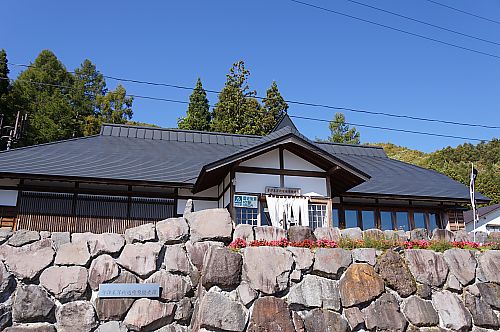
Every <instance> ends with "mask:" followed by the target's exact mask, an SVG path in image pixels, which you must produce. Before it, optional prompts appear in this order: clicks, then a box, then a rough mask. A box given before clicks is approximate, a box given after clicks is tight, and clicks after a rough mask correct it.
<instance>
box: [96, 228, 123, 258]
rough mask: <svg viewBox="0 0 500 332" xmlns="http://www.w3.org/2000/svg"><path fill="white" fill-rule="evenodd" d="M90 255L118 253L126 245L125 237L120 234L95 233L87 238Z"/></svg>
mask: <svg viewBox="0 0 500 332" xmlns="http://www.w3.org/2000/svg"><path fill="white" fill-rule="evenodd" d="M87 243H88V246H89V251H90V255H91V256H92V257H96V256H98V255H102V254H109V255H115V254H118V253H119V252H120V251H121V250H122V248H123V246H124V245H125V239H124V238H123V236H122V235H120V234H114V233H102V234H94V235H93V236H91V237H90V238H89V239H88V240H87Z"/></svg>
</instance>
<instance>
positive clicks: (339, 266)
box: [313, 248, 352, 278]
mask: <svg viewBox="0 0 500 332" xmlns="http://www.w3.org/2000/svg"><path fill="white" fill-rule="evenodd" d="M351 263H352V257H351V252H350V251H347V250H344V249H341V248H319V249H318V250H316V253H315V254H314V264H313V273H315V274H318V275H321V276H323V277H327V278H339V277H340V275H341V274H342V272H343V271H344V270H345V269H347V267H348V266H349V265H350V264H351Z"/></svg>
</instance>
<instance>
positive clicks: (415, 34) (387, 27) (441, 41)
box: [289, 0, 500, 59]
mask: <svg viewBox="0 0 500 332" xmlns="http://www.w3.org/2000/svg"><path fill="white" fill-rule="evenodd" d="M289 1H291V2H295V3H298V4H301V5H303V6H308V7H311V8H316V9H319V10H322V11H325V12H328V13H332V14H337V15H341V16H344V17H348V18H351V19H353V20H357V21H361V22H364V23H369V24H372V25H376V26H379V27H382V28H386V29H389V30H393V31H397V32H401V33H404V34H407V35H410V36H414V37H418V38H421V39H425V40H430V41H433V42H435V43H439V44H443V45H447V46H451V47H454V48H457V49H461V50H464V51H468V52H472V53H477V54H481V55H485V56H488V57H492V58H495V59H500V55H496V54H492V53H487V52H483V51H478V50H476V49H472V48H469V47H465V46H460V45H457V44H453V43H449V42H446V41H443V40H440V39H435V38H432V37H427V36H424V35H421V34H418V33H414V32H410V31H406V30H403V29H399V28H395V27H392V26H389V25H385V24H382V23H378V22H375V21H370V20H367V19H364V18H360V17H357V16H353V15H350V14H346V13H342V12H339V11H336V10H333V9H328V8H325V7H321V6H317V5H314V4H311V3H307V2H303V1H299V0H289Z"/></svg>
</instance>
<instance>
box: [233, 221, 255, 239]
mask: <svg viewBox="0 0 500 332" xmlns="http://www.w3.org/2000/svg"><path fill="white" fill-rule="evenodd" d="M253 228H254V227H253V226H252V225H245V224H240V225H237V226H236V228H235V229H234V233H233V240H234V239H238V238H239V239H243V240H245V241H246V242H247V243H250V242H251V241H253V240H255V235H254V233H253Z"/></svg>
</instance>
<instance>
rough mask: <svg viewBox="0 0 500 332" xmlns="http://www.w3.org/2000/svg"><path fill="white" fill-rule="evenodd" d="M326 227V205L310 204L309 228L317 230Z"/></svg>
mask: <svg viewBox="0 0 500 332" xmlns="http://www.w3.org/2000/svg"><path fill="white" fill-rule="evenodd" d="M326 225H327V214H326V204H309V227H311V228H312V229H316V228H318V227H323V226H326Z"/></svg>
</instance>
